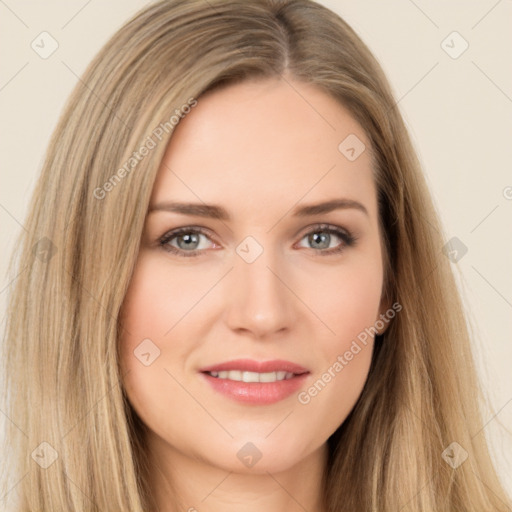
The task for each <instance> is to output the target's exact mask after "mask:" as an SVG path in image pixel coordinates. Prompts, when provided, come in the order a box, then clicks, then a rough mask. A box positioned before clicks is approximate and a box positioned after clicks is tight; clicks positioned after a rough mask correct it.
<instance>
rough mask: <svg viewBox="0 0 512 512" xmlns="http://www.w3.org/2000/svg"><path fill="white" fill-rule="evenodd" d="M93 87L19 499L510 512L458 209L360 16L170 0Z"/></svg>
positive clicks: (47, 306)
mask: <svg viewBox="0 0 512 512" xmlns="http://www.w3.org/2000/svg"><path fill="white" fill-rule="evenodd" d="M82 83H83V84H86V86H84V85H82V84H79V85H78V86H77V88H76V90H75V91H74V93H73V95H72V97H71V99H70V100H69V103H68V105H67V107H66V109H65V112H64V114H63V117H62V119H61V121H60V123H59V125H58V127H57V129H56V131H55V134H54V136H53V139H52V141H51V143H50V147H49V150H48V154H47V158H46V162H45V165H44V169H43V172H42V175H41V178H40V180H39V183H38V186H37V190H36V192H35V196H34V200H33V206H32V210H31V212H30V214H29V218H28V222H27V223H26V227H27V233H26V234H25V235H24V238H23V240H22V244H21V253H20V259H19V265H20V268H22V269H26V270H25V271H24V272H23V273H22V274H21V275H20V277H19V279H18V280H17V284H16V288H15V290H14V292H13V295H12V298H11V309H10V315H9V328H8V332H7V341H8V342H7V343H6V346H5V351H6V352H5V357H4V360H5V363H6V368H7V369H8V375H7V384H8V386H9V388H8V389H9V391H10V393H11V401H10V407H9V409H8V411H7V412H8V416H9V418H11V419H13V422H12V423H10V424H9V426H10V428H11V431H10V432H9V436H8V442H9V443H10V444H12V445H13V447H14V452H13V453H14V460H15V461H16V463H17V465H18V473H16V474H17V475H19V476H18V479H17V480H16V482H18V480H20V479H21V481H19V483H18V484H17V486H16V490H17V492H18V494H19V496H20V503H19V508H18V510H52V511H54V510H55V511H56V510H76V511H79V510H80V511H85V510H97V509H99V510H113V511H114V510H116V511H117V510H130V511H142V510H159V511H172V512H174V511H177V510H204V511H214V510H240V509H243V510H247V511H251V510H266V511H270V512H272V511H275V510H290V511H293V510H310V511H319V512H324V511H355V510H357V511H366V510H367V511H396V510H408V511H417V512H419V511H433V510H436V511H437V510H450V511H455V510H457V511H478V512H482V511H505V510H510V507H511V504H510V501H509V498H508V497H507V496H506V494H505V492H504V491H503V489H502V488H501V487H500V483H499V480H498V478H497V476H496V473H495V471H494V469H493V466H492V462H491V460H490V457H489V453H488V448H487V446H486V442H485V439H484V436H483V433H481V428H482V425H483V424H482V420H481V418H480V413H479V409H478V403H477V397H478V386H477V382H476V377H475V370H474V366H473V362H472V358H471V353H470V347H469V336H468V331H467V327H466V323H465V319H464V315H463V311H462V307H461V303H460V299H459V297H458V294H457V290H456V287H455V284H454V280H453V276H452V272H451V269H450V263H449V260H448V259H447V258H446V257H445V256H444V255H443V254H442V253H441V247H442V245H443V238H442V236H441V235H439V233H440V232H441V229H440V226H439V224H438V220H437V216H436V213H435V211H434V209H433V207H432V203H431V200H430V197H429V193H428V190H427V187H426V185H425V181H424V178H423V176H422V174H421V171H420V167H419V164H418V162H417V159H416V157H415V154H414V151H413V149H412V146H411V144H410V141H409V138H408V135H407V132H406V129H405V127H404V124H403V121H402V119H401V117H400V114H399V112H398V110H397V109H396V108H395V101H394V99H393V97H392V94H391V92H390V88H389V86H388V84H387V81H386V79H385V77H384V75H383V73H382V70H381V69H380V67H379V65H378V64H377V62H376V61H375V59H374V58H373V56H372V55H371V54H370V52H369V50H368V49H367V48H366V46H365V45H364V44H363V43H362V42H361V40H360V39H359V38H358V37H357V36H356V35H355V33H354V32H353V31H352V30H351V29H350V27H348V26H347V24H346V23H345V22H344V21H342V20H341V19H340V18H339V17H338V16H336V15H335V14H333V13H332V12H330V11H329V10H327V9H326V8H324V7H322V6H320V5H318V4H316V3H313V2H311V1H309V0H299V1H286V0H283V1H275V0H274V1H272V0H257V1H253V2H244V1H241V0H238V1H237V0H228V1H225V0H224V1H215V2H211V1H210V2H208V4H205V3H204V2H203V1H202V0H197V1H196V0H187V1H165V2H160V3H156V4H153V5H151V6H149V7H148V8H146V9H145V10H143V11H142V12H141V13H139V14H138V15H137V16H136V17H135V18H134V19H133V20H131V21H130V22H129V23H127V24H126V25H125V26H124V27H123V28H121V30H120V31H119V32H118V33H117V34H116V35H115V36H114V37H113V38H112V39H111V41H110V42H109V43H108V44H107V45H106V46H105V47H104V48H103V50H102V51H101V52H100V54H99V55H98V56H97V57H96V59H95V60H94V61H93V62H92V64H91V65H90V67H89V68H88V70H87V71H86V73H85V75H84V77H83V79H82ZM14 419H15V420H14ZM475 432H480V434H477V435H475ZM6 491H7V489H6ZM6 491H5V492H6Z"/></svg>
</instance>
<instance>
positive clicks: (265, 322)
mask: <svg viewBox="0 0 512 512" xmlns="http://www.w3.org/2000/svg"><path fill="white" fill-rule="evenodd" d="M291 84H292V85H293V87H292V86H291ZM299 92H300V94H299ZM347 137H349V139H347V141H345V139H346V138H347ZM343 141H345V142H343ZM342 142H343V144H341V146H340V143H342ZM361 144H364V145H365V147H366V149H363V146H362V145H361ZM351 148H352V149H351ZM354 157H356V158H354ZM335 202H337V203H335ZM178 203H179V205H181V207H180V206H178ZM188 203H193V204H194V205H196V207H192V206H186V207H185V206H183V205H185V204H188ZM326 203H327V206H326V207H324V208H321V207H318V208H309V209H308V208H306V207H310V206H312V205H320V204H326ZM207 205H208V206H207ZM329 205H330V206H331V207H329ZM210 206H214V207H215V208H211V207H210ZM333 206H336V207H333ZM382 286H383V258H382V245H381V239H380V234H379V226H378V211H377V195H376V189H375V184H374V180H373V176H372V168H371V160H370V144H369V141H368V140H367V138H366V136H365V134H364V132H363V129H362V128H361V126H360V125H359V124H358V123H357V122H356V121H355V120H354V119H353V118H352V117H351V116H350V115H349V113H348V111H347V110H346V109H345V108H344V107H342V106H341V105H340V104H339V103H338V102H336V101H335V100H334V99H332V98H331V97H329V96H328V95H326V94H325V93H323V92H322V91H320V90H319V89H316V88H315V87H313V86H309V85H305V84H302V83H298V82H293V81H292V80H291V78H290V79H288V81H284V80H265V81H252V82H244V83H241V84H237V85H232V86H229V87H227V88H224V89H221V90H217V91H214V92H210V93H207V94H206V95H204V96H202V97H201V98H199V100H198V105H197V106H196V107H195V108H194V109H193V110H192V111H191V112H190V113H189V114H188V115H187V116H186V117H185V118H184V119H182V120H181V122H180V124H179V125H178V126H177V128H176V130H175V132H174V134H173V137H172V140H171V142H170V144H169V146H168V149H167V152H166V155H165V157H164V159H163V161H162V164H161V167H160V170H159V173H158V176H157V179H156V181H155V184H154V188H153V193H152V197H151V203H150V211H149V213H148V215H147V218H146V224H145V229H144V233H143V236H142V243H141V248H140V253H139V256H138V260H137V263H136V268H135V271H134V275H133V278H132V281H131V283H130V286H129V290H128V292H127V295H126V298H125V301H124V304H123V308H122V315H121V320H122V324H123V326H124V327H125V328H126V330H125V332H124V334H123V336H122V337H121V339H120V344H121V345H120V354H121V365H122V369H123V373H124V372H128V373H127V374H126V376H125V378H124V382H123V384H124V388H125V390H126V393H127V396H128V399H129V401H130V402H131V404H132V406H133V408H134V409H135V411H136V412H137V414H138V415H139V417H140V418H141V419H142V421H143V422H144V423H145V424H146V426H147V427H148V429H149V430H148V431H149V442H150V444H151V446H153V447H158V450H159V453H161V454H164V453H165V454H169V457H172V456H173V454H174V455H175V456H177V457H178V456H181V457H184V456H185V457H190V458H194V459H196V460H201V461H204V462H206V463H208V464H211V465H212V466H217V467H220V468H223V469H224V470H226V471H237V472H248V471H255V472H265V471H271V472H275V471H281V470H284V469H286V468H289V467H292V466H293V465H295V464H297V463H298V462H299V461H301V460H304V459H305V458H306V457H308V456H310V455H311V454H314V453H315V452H317V451H318V450H320V449H321V448H322V447H325V443H326V440H327V439H328V437H329V436H330V435H331V434H332V433H333V432H334V431H335V430H336V429H337V428H338V427H339V426H340V424H342V423H343V421H344V420H345V418H346V417H347V415H348V414H349V412H350V411H351V409H352V408H353V406H354V405H355V403H356V401H357V399H358V397H359V395H360V393H361V391H362V388H363V385H364V383H365V381H366V378H367V374H368V370H369V366H370V361H371V355H372V349H373V336H372V334H368V332H370V333H371V332H372V331H369V330H368V329H369V328H370V327H372V326H374V325H375V324H376V322H377V321H378V320H379V318H380V316H379V315H380V314H381V313H383V312H384V310H385V308H384V307H383V305H382V304H381V294H382ZM128 333H129V334H128ZM363 340H364V341H363ZM206 370H209V371H210V373H207V372H206ZM283 379H284V380H283ZM245 381H249V382H245ZM249 443H250V444H249ZM251 457H252V459H251ZM254 457H256V459H257V458H258V457H261V458H260V459H259V460H258V461H257V463H256V464H253V463H252V462H251V460H256V459H255V458H254Z"/></svg>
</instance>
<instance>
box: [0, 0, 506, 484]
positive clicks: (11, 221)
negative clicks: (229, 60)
mask: <svg viewBox="0 0 512 512" xmlns="http://www.w3.org/2000/svg"><path fill="white" fill-rule="evenodd" d="M321 3H323V4H324V5H326V6H328V7H330V8H331V9H333V10H335V11H336V12H338V13H339V14H340V15H341V16H342V17H344V18H345V20H346V21H347V22H348V23H349V24H350V25H351V26H352V27H353V28H354V29H355V30H356V32H357V33H358V34H359V35H360V36H361V37H362V38H363V40H364V41H365V42H366V43H367V44H368V46H369V47H370V49H371V50H372V51H373V52H374V54H375V55H376V57H377V58H378V59H379V61H380V62H381V64H382V66H383V68H384V70H385V72H386V73H387V75H388V78H389V80H390V82H391V84H392V87H393V89H394V92H395V95H396V98H397V100H400V101H399V106H400V109H401V111H402V113H403V115H404V117H405V120H406V123H407V125H408V127H409V130H410V132H411V136H412V138H413V142H414V144H415V146H416V148H417V151H418V153H419V156H420V159H421V161H422V163H423V165H424V169H425V173H426V175H427V179H428V182H429V184H430V186H431V190H432V193H433V196H434V199H435V202H436V204H437V206H438V208H439V210H440V212H441V217H442V220H443V222H444V226H445V229H446V233H447V240H448V239H450V238H452V237H457V238H459V239H460V240H461V241H462V242H463V243H464V244H465V246H467V248H468V251H467V253H466V254H465V255H464V256H463V258H462V259H460V261H459V262H458V263H456V264H453V266H454V268H455V270H456V271H457V272H459V271H460V285H461V288H462V289H463V293H464V297H465V302H466V304H467V308H468V311H470V316H471V319H472V322H473V323H474V326H475V332H476V339H475V352H476V354H477V359H478V362H479V369H480V373H481V376H482V381H483V385H484V389H485V392H486V394H487V396H488V397H489V399H490V400H491V402H492V405H493V407H494V409H495V411H496V413H497V414H496V415H494V414H493V413H491V412H488V413H486V421H487V425H486V427H485V431H486V434H487V435H488V437H489V439H491V442H492V445H493V450H494V453H495V459H496V461H497V464H498V467H499V471H500V475H501V477H502V479H503V481H504V482H505V483H506V486H507V489H508V490H509V492H510V493H511V494H512V460H511V459H512V442H511V436H508V437H507V436H506V435H505V433H504V430H503V428H502V427H500V423H502V424H503V425H504V426H506V427H507V428H508V429H510V430H512V371H511V361H512V340H511V332H512V272H511V270H510V267H511V263H512V258H511V255H512V236H511V235H512V172H511V160H512V158H511V156H512V143H511V142H512V138H511V135H512V67H511V62H512V60H511V57H510V53H511V50H512V31H511V30H510V27H511V26H512V1H511V0H498V1H496V0H485V1H484V0H481V1H475V0H471V1H467V0H464V1H463V0H458V1H449V2H447V1H441V0H437V1H435V0H428V1H427V0H415V1H413V0H391V1H387V2H381V1H376V0H374V1H368V0H362V1H361V0H360V1H357V2H356V1H349V0H323V1H322V2H321ZM145 4H146V2H144V1H142V0H115V1H112V0H111V1H109V2H106V1H103V2H100V1H99V0H89V1H86V0H71V1H64V0H61V1H57V0H52V1H46V2H36V1H34V0H5V1H3V0H1V1H0V43H1V50H0V51H1V55H0V57H1V62H2V67H1V71H0V109H1V113H2V115H1V130H2V132H1V133H2V136H1V137H0V155H1V159H2V167H1V171H0V226H1V232H0V233H1V235H0V236H1V240H0V243H1V244H2V251H1V253H0V272H1V274H0V311H1V314H2V326H3V324H4V322H5V313H4V312H5V301H6V297H7V295H8V292H9V287H10V284H11V282H10V280H9V279H8V277H7V276H6V275H5V271H6V265H7V261H8V255H9V253H10V250H11V248H12V244H13V241H14V237H15V236H16V234H17V233H18V232H19V230H20V229H22V227H21V226H22V224H23V221H24V217H25V214H26V211H27V206H28V202H29V198H30V194H31V191H32V189H33V186H34V184H35V181H36V178H37V176H38V173H39V171H40V168H41V164H42V160H43V155H44V151H45V148H46V145H47V143H48V139H49V137H50V134H51V132H52V130H53V128H54V126H55V124H56V122H57V118H58V116H59V114H60V110H61V108H62V106H63V103H64V101H65V99H66V98H67V96H68V95H69V93H70V91H71V89H72V87H73V86H74V85H75V84H76V82H77V80H78V76H79V75H80V74H81V73H82V72H83V70H84V69H85V66H86V65H87V63H88V62H89V61H90V60H91V58H92V57H93V56H94V54H95V53H96V52H97V50H98V49H99V48H100V47H101V46H102V44H103V43H104V42H106V40H107V38H109V37H110V36H111V35H112V34H113V32H114V31H115V30H116V29H117V28H118V27H119V26H120V25H121V24H122V23H123V22H124V21H125V20H126V19H127V18H128V17H129V16H131V15H132V14H134V13H135V12H136V11H137V10H139V9H140V8H142V7H143V6H144V5H145ZM205 6H206V0H205ZM43 31H47V32H49V33H50V34H51V36H52V37H53V38H54V39H55V40H56V41H57V42H58V45H59V46H58V48H57V50H56V51H55V52H54V53H53V54H52V55H51V56H49V57H48V58H47V59H43V58H41V57H40V56H39V55H38V54H37V53H36V52H35V51H34V50H33V49H32V48H31V43H32V41H33V40H36V42H37V41H39V40H40V39H39V38H38V36H39V34H41V32H43ZM454 31H457V32H458V33H459V34H460V36H461V37H459V36H457V35H453V34H452V33H453V32H454ZM451 34H452V35H451ZM443 41H445V42H444V43H443ZM466 43H467V44H468V45H469V46H468V48H467V50H466V51H465V52H464V53H462V54H461V55H460V56H458V57H457V58H452V57H454V56H456V55H457V53H459V51H460V50H462V49H463V48H464V46H465V44H466ZM46 48H49V46H48V45H46ZM450 53H451V55H452V56H450V55H449V54H450ZM447 240H446V241H447ZM0 416H3V415H2V414H0Z"/></svg>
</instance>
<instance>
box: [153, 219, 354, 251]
mask: <svg viewBox="0 0 512 512" xmlns="http://www.w3.org/2000/svg"><path fill="white" fill-rule="evenodd" d="M314 233H328V234H330V235H332V234H334V235H336V236H337V237H338V238H340V239H341V240H342V243H341V244H340V245H339V246H338V247H335V248H332V249H321V250H319V251H315V250H314V249H312V248H311V250H313V251H314V252H316V253H318V254H317V255H318V256H330V255H334V254H339V253H341V252H342V251H344V250H345V248H347V247H352V246H353V245H355V242H356V241H357V237H355V236H354V235H352V234H351V233H349V232H348V231H347V230H345V229H341V228H338V227H336V226H331V225H330V224H318V225H316V226H314V227H313V229H311V230H310V231H308V232H307V233H305V234H304V235H303V236H302V238H301V240H302V239H303V238H305V237H306V236H308V235H312V234H314ZM183 234H201V235H204V236H206V237H208V235H209V233H208V231H206V230H205V229H203V228H201V227H194V226H187V227H183V228H178V229H174V230H172V231H169V232H168V233H165V235H163V236H162V237H161V238H160V239H159V240H158V244H159V246H160V247H162V249H164V251H167V252H170V253H173V254H176V255H178V256H183V257H186V258H189V257H194V256H199V255H200V254H201V253H202V252H204V249H196V250H193V251H183V250H182V249H178V248H176V247H173V246H172V245H169V242H170V241H171V240H172V239H173V238H176V237H177V236H179V235H183Z"/></svg>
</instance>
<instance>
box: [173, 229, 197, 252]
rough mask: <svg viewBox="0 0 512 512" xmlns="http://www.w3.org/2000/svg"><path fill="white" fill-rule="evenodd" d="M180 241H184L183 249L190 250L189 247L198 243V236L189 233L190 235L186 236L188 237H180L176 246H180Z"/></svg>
mask: <svg viewBox="0 0 512 512" xmlns="http://www.w3.org/2000/svg"><path fill="white" fill-rule="evenodd" d="M180 239H183V240H185V241H186V244H185V246H184V247H185V248H189V249H190V248H191V245H193V244H197V243H199V236H198V234H197V233H191V234H188V235H181V236H180V237H178V245H181V244H180V242H179V241H180ZM182 248H183V247H180V249H182ZM193 248H195V247H193Z"/></svg>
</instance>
